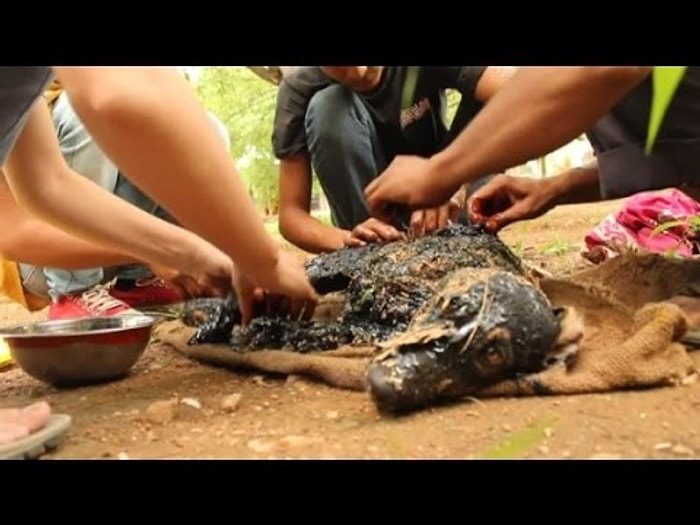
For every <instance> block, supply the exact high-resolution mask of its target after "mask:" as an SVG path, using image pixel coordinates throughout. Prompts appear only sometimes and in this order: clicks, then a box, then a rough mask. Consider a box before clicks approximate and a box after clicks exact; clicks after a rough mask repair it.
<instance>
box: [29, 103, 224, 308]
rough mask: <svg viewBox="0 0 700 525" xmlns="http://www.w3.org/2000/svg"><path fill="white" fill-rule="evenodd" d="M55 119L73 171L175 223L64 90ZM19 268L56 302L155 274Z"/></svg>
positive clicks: (132, 269)
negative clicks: (116, 160) (119, 163)
mask: <svg viewBox="0 0 700 525" xmlns="http://www.w3.org/2000/svg"><path fill="white" fill-rule="evenodd" d="M209 116H210V118H211V119H212V121H213V123H214V125H215V127H216V128H217V131H218V133H219V135H221V138H222V140H224V141H226V143H227V145H229V146H230V140H229V137H228V132H227V130H226V127H225V126H224V125H223V124H222V123H221V122H220V121H219V120H218V119H216V117H215V116H214V115H212V114H210V115H209ZM53 120H54V126H55V128H56V133H57V136H58V141H59V144H60V146H61V152H62V153H63V156H64V157H65V159H66V162H67V163H68V165H69V166H70V167H71V168H72V169H73V170H75V171H76V172H78V173H80V174H81V175H83V176H84V177H86V178H88V179H90V180H92V181H93V182H95V183H96V184H98V185H99V186H100V187H102V188H104V189H105V190H107V191H109V192H111V193H114V194H115V195H117V196H119V197H121V198H122V199H124V200H125V201H127V202H129V203H131V204H133V205H135V206H137V207H138V208H140V209H142V210H144V211H146V212H148V213H150V214H151V215H155V216H157V217H159V218H161V219H164V220H167V221H169V222H172V223H175V220H174V218H173V217H172V216H171V215H170V214H168V213H167V212H166V211H165V210H163V209H162V208H161V207H160V206H158V205H157V204H156V203H155V202H154V201H153V200H152V199H151V198H150V197H148V196H146V195H145V194H144V193H143V192H142V191H141V190H139V189H138V188H137V187H136V186H134V185H133V184H132V183H131V182H130V181H129V179H128V178H126V177H125V176H124V175H123V174H122V173H120V172H119V171H118V170H117V168H116V166H114V164H112V162H111V161H110V160H109V159H108V158H107V157H106V156H105V154H104V153H103V152H102V150H101V149H100V147H99V146H98V145H97V144H96V143H95V142H94V141H93V140H92V137H91V136H90V134H89V133H88V131H87V129H86V128H85V126H84V125H83V123H82V122H81V121H80V119H79V118H78V116H77V115H76V113H75V111H74V110H73V108H72V106H71V105H70V102H69V100H68V97H67V96H66V94H65V93H61V95H60V96H59V97H58V99H57V100H56V103H55V105H54V107H53ZM19 269H20V275H21V277H22V284H23V286H24V287H25V289H27V290H28V291H30V292H32V293H33V294H35V295H38V296H41V297H46V296H48V297H50V298H51V299H52V300H53V301H56V300H57V299H58V298H59V297H60V296H61V295H64V294H74V293H79V292H83V291H85V290H88V289H90V288H92V287H93V286H95V285H97V284H100V283H102V282H104V281H105V280H110V279H112V278H114V277H121V278H125V279H140V278H143V277H148V276H150V275H152V273H151V271H150V269H149V268H148V267H147V266H145V265H143V264H128V265H123V266H116V267H110V268H86V269H82V270H64V269H61V268H47V267H40V266H33V265H30V264H23V263H20V264H19Z"/></svg>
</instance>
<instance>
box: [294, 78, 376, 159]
mask: <svg viewBox="0 0 700 525" xmlns="http://www.w3.org/2000/svg"><path fill="white" fill-rule="evenodd" d="M355 98H356V97H355V96H354V95H353V93H352V91H350V90H349V89H347V88H345V87H343V86H339V85H333V86H328V87H327V88H325V89H322V90H321V91H319V92H318V93H316V94H315V95H314V96H313V97H312V98H311V100H310V101H309V106H308V108H307V110H306V116H305V118H304V127H305V129H306V136H307V137H308V140H309V145H310V146H313V144H314V143H318V142H319V141H323V142H324V143H325V142H328V141H332V142H333V143H339V142H341V141H342V140H343V138H345V137H347V136H348V131H349V130H350V129H353V128H354V127H358V126H365V125H366V123H365V119H364V118H363V117H364V115H363V114H362V113H363V110H362V108H360V107H358V105H359V104H360V103H359V101H356V100H355ZM365 111H366V110H365Z"/></svg>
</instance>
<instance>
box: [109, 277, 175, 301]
mask: <svg viewBox="0 0 700 525" xmlns="http://www.w3.org/2000/svg"><path fill="white" fill-rule="evenodd" d="M109 293H110V294H111V295H112V297H114V298H116V299H119V300H120V301H123V302H125V303H126V304H128V305H129V306H132V307H135V308H138V307H141V306H163V305H168V304H174V303H181V302H182V301H184V300H185V298H184V297H182V296H181V295H180V293H179V292H178V291H177V289H175V288H173V287H172V286H170V285H168V284H167V283H166V282H165V281H163V279H160V278H158V277H147V278H145V279H138V280H137V281H136V283H135V284H134V286H133V288H129V289H128V290H119V289H117V288H116V287H114V286H112V288H111V289H110V291H109Z"/></svg>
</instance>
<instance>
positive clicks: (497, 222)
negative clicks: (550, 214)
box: [467, 175, 554, 232]
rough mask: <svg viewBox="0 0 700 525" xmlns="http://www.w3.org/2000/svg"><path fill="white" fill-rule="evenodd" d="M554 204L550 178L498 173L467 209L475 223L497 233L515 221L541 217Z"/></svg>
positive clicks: (468, 204)
mask: <svg viewBox="0 0 700 525" xmlns="http://www.w3.org/2000/svg"><path fill="white" fill-rule="evenodd" d="M553 206H554V195H553V192H552V188H551V184H550V182H549V181H548V180H547V179H540V180H536V179H531V178H528V177H513V176H511V175H498V176H496V177H494V178H493V179H491V180H490V181H489V182H487V183H486V184H485V185H484V186H482V187H481V188H479V189H478V190H477V191H476V192H475V193H474V194H473V195H472V196H471V198H470V199H469V202H468V203H467V210H468V213H469V220H470V221H471V222H474V223H476V224H483V225H484V226H485V227H486V229H487V230H489V231H490V232H497V231H498V230H500V229H501V228H503V227H504V226H507V225H508V224H511V223H513V222H517V221H521V220H525V219H534V218H535V217H539V216H540V215H543V214H545V213H546V212H547V211H549V210H550V209H551V208H552V207H553Z"/></svg>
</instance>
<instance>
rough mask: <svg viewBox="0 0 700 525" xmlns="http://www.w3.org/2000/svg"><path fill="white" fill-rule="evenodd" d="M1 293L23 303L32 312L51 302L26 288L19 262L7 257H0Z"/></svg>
mask: <svg viewBox="0 0 700 525" xmlns="http://www.w3.org/2000/svg"><path fill="white" fill-rule="evenodd" d="M0 295H4V296H6V297H8V298H9V299H10V300H12V301H14V302H15V303H18V304H21V305H22V306H24V307H25V308H26V309H27V310H29V311H30V312H35V311H37V310H41V309H42V308H45V307H46V306H48V304H49V300H48V299H44V298H42V297H38V296H35V295H33V294H31V293H28V292H27V291H26V290H24V288H23V287H22V278H21V277H20V275H19V267H18V266H17V263H16V262H14V261H8V260H7V259H0Z"/></svg>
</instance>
